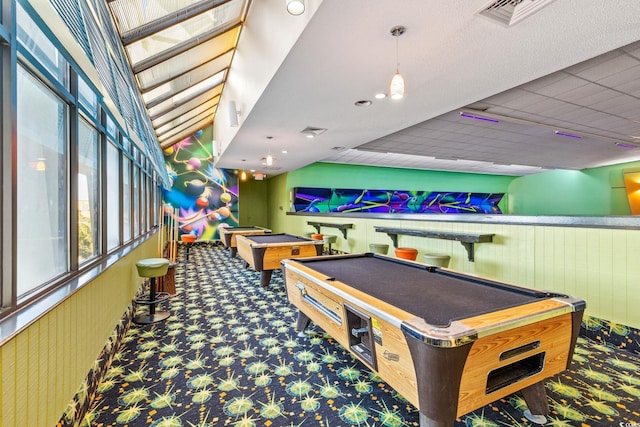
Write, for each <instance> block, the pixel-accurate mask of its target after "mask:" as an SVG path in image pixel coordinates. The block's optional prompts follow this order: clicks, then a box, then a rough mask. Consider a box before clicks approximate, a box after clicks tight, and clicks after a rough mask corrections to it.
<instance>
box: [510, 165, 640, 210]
mask: <svg viewBox="0 0 640 427" xmlns="http://www.w3.org/2000/svg"><path fill="white" fill-rule="evenodd" d="M639 168H640V162H632V163H623V164H619V165H614V166H604V167H600V168H593V169H585V170H582V171H568V170H557V171H550V172H544V173H539V174H536V175H529V176H523V177H519V178H516V179H514V180H513V182H512V183H511V185H510V186H509V199H508V200H509V208H508V211H509V212H510V213H512V214H516V215H591V216H609V215H630V214H631V211H630V208H629V201H628V200H627V193H626V190H625V188H624V181H623V177H622V174H623V171H625V170H638V169H639Z"/></svg>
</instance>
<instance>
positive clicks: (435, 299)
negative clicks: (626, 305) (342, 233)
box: [298, 256, 547, 327]
mask: <svg viewBox="0 0 640 427" xmlns="http://www.w3.org/2000/svg"><path fill="white" fill-rule="evenodd" d="M298 261H300V262H302V263H303V264H304V265H306V266H307V267H309V268H311V269H313V270H315V271H317V272H318V273H320V274H322V275H324V276H327V277H329V278H330V280H331V279H335V280H336V281H339V282H342V283H344V284H345V285H348V286H351V287H353V288H355V289H358V290H360V291H362V292H365V293H367V294H368V295H370V296H372V297H374V298H377V299H379V300H381V301H384V302H386V303H388V304H390V305H392V306H395V307H397V308H400V309H402V310H404V311H406V312H408V313H411V314H413V315H415V316H417V317H420V318H422V319H424V321H425V322H426V323H428V324H430V325H433V326H438V327H447V326H449V324H450V323H451V321H453V320H460V319H465V318H469V317H473V316H477V315H481V314H485V313H489V312H493V311H498V310H501V309H505V308H510V307H515V306H519V305H523V304H527V303H531V302H534V301H538V300H539V299H540V298H544V297H545V296H546V295H547V294H546V293H543V292H537V291H534V290H531V289H526V288H520V287H516V286H510V285H505V284H502V283H496V282H491V281H487V280H484V279H476V278H473V277H471V278H470V277H469V276H460V277H457V274H456V273H454V272H449V271H443V270H438V269H434V268H427V267H423V266H421V265H419V264H416V265H415V266H414V265H406V264H404V263H398V262H397V261H395V260H393V259H391V258H382V257H378V256H363V257H349V258H345V259H341V260H332V259H329V257H327V259H325V260H321V259H313V260H298Z"/></svg>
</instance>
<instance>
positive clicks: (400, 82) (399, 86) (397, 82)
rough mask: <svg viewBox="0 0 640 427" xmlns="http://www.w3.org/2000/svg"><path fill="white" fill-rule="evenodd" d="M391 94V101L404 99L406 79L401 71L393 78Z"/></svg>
mask: <svg viewBox="0 0 640 427" xmlns="http://www.w3.org/2000/svg"><path fill="white" fill-rule="evenodd" d="M389 93H390V94H391V99H402V97H404V78H403V77H402V74H400V72H399V71H396V73H395V74H394V75H393V77H392V78H391V84H389Z"/></svg>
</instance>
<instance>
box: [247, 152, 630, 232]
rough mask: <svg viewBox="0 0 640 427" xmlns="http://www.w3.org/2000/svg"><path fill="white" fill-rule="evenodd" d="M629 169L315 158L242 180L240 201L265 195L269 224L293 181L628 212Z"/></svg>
mask: <svg viewBox="0 0 640 427" xmlns="http://www.w3.org/2000/svg"><path fill="white" fill-rule="evenodd" d="M628 170H636V171H637V170H640V162H632V163H624V164H620V165H614V166H604V167H600V168H593V169H585V170H583V171H568V170H556V171H550V172H542V173H539V174H535V175H528V176H522V177H513V176H505V175H488V174H472V173H460V172H442V171H428V170H414V169H401V168H386V167H374V166H355V165H343V164H334V163H314V164H312V165H309V166H305V167H303V168H300V169H298V170H295V171H291V172H289V173H286V174H281V175H277V176H275V177H272V178H269V179H267V180H266V181H264V182H263V181H251V183H250V184H243V185H250V186H256V189H253V190H252V191H251V192H248V193H247V194H248V195H250V196H249V197H248V198H245V199H243V202H242V206H247V205H249V206H254V207H257V206H264V205H265V203H264V200H265V198H266V200H267V203H266V206H267V208H268V218H267V220H268V223H269V225H268V227H269V228H272V229H274V230H276V229H277V228H276V227H278V226H281V225H282V224H283V222H284V221H286V218H285V214H286V212H287V211H289V210H290V197H291V195H290V191H291V189H292V188H293V187H343V188H345V187H347V188H369V189H399V190H429V191H471V192H496V193H499V192H504V193H506V195H505V197H504V199H503V201H502V202H501V203H500V208H501V209H502V211H503V212H504V213H505V214H512V215H575V216H583V215H587V216H609V215H630V209H629V202H628V200H627V196H626V191H625V188H624V182H623V178H622V174H623V171H628ZM265 182H266V184H267V185H266V187H265V185H264V183H265ZM242 188H244V187H242ZM264 191H266V192H267V194H266V195H265V194H264ZM245 203H246V204H245ZM250 209H253V208H250ZM256 209H257V208H256ZM242 210H244V209H241V211H242ZM253 215H257V214H253ZM262 219H263V218H261V220H262ZM249 222H251V221H249ZM280 232H282V229H281V230H280Z"/></svg>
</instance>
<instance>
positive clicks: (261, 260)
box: [236, 233, 324, 287]
mask: <svg viewBox="0 0 640 427" xmlns="http://www.w3.org/2000/svg"><path fill="white" fill-rule="evenodd" d="M236 245H237V247H238V255H240V257H241V258H242V259H243V260H244V261H245V263H247V264H248V265H250V266H251V267H253V268H254V269H255V270H256V271H259V272H261V276H260V285H261V286H263V287H265V286H267V285H268V284H269V282H270V281H271V275H272V273H273V270H276V269H280V267H281V266H280V262H281V261H282V260H283V259H285V258H299V257H310V256H317V255H321V254H322V249H323V247H324V241H322V240H312V239H308V238H306V237H300V236H294V235H292V234H286V233H276V234H252V235H237V236H236Z"/></svg>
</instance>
